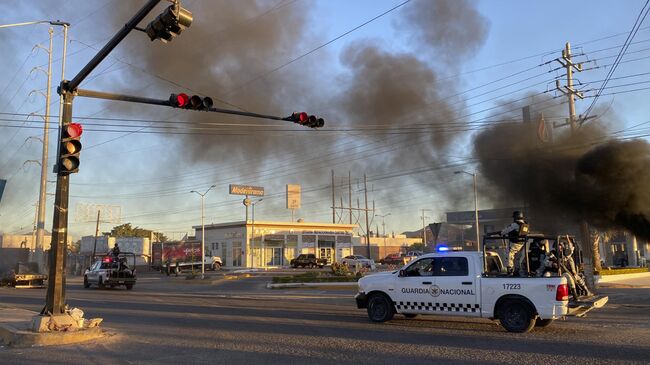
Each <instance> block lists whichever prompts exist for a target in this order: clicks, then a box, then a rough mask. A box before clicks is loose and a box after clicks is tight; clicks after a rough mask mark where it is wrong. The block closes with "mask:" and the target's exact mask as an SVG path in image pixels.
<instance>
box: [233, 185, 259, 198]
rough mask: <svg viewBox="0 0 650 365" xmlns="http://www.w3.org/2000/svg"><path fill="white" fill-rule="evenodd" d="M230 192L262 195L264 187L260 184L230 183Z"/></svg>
mask: <svg viewBox="0 0 650 365" xmlns="http://www.w3.org/2000/svg"><path fill="white" fill-rule="evenodd" d="M230 194H232V195H251V196H264V188H263V187H261V186H252V185H237V184H230Z"/></svg>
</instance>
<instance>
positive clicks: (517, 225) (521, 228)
mask: <svg viewBox="0 0 650 365" xmlns="http://www.w3.org/2000/svg"><path fill="white" fill-rule="evenodd" d="M512 220H513V222H512V223H510V224H509V225H508V226H507V227H506V228H504V229H503V230H501V236H506V237H508V240H509V243H510V245H509V246H510V247H509V249H508V273H509V274H513V273H514V265H515V255H519V256H518V260H517V262H518V263H519V276H527V275H528V273H527V272H526V268H525V267H524V255H523V251H522V250H521V249H522V247H524V244H525V243H526V236H527V235H528V223H527V222H526V221H525V220H524V213H522V212H521V211H519V210H515V211H514V212H513V213H512Z"/></svg>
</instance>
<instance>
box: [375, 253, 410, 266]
mask: <svg viewBox="0 0 650 365" xmlns="http://www.w3.org/2000/svg"><path fill="white" fill-rule="evenodd" d="M379 263H380V264H382V265H398V266H399V265H404V264H406V260H405V258H404V255H402V254H400V253H391V254H388V255H386V257H384V258H383V259H381V260H379Z"/></svg>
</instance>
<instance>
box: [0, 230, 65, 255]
mask: <svg viewBox="0 0 650 365" xmlns="http://www.w3.org/2000/svg"><path fill="white" fill-rule="evenodd" d="M70 241H71V240H70V239H68V245H69V244H70ZM51 242H52V234H51V233H50V232H47V231H45V235H44V236H43V246H44V247H43V250H49V249H50V244H51ZM0 248H28V249H29V250H30V251H32V252H33V251H34V250H35V248H36V233H35V232H32V231H30V232H26V233H24V234H3V235H0Z"/></svg>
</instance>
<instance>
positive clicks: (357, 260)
mask: <svg viewBox="0 0 650 365" xmlns="http://www.w3.org/2000/svg"><path fill="white" fill-rule="evenodd" d="M341 263H342V264H344V265H347V266H350V267H353V266H355V265H359V266H361V267H367V268H370V269H371V270H374V269H375V267H376V266H375V262H374V261H372V260H370V259H368V258H366V257H365V256H361V255H350V256H345V257H344V258H343V259H341Z"/></svg>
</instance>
